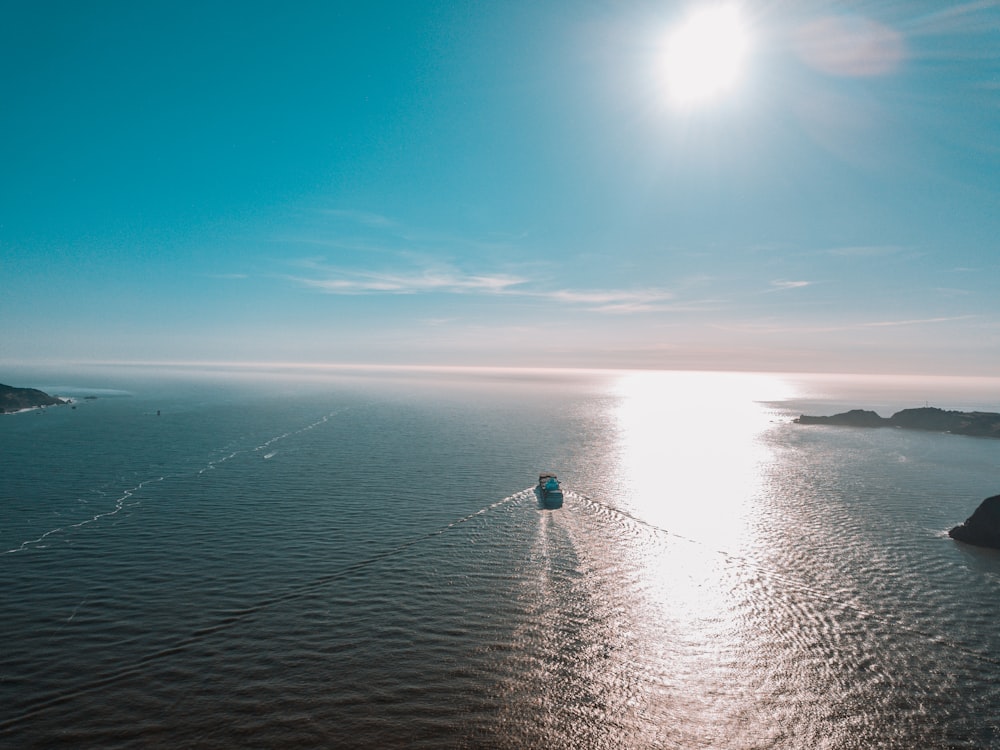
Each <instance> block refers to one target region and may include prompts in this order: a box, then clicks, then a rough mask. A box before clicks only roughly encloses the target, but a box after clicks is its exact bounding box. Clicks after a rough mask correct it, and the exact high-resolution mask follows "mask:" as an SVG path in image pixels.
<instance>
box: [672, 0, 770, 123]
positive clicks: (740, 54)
mask: <svg viewBox="0 0 1000 750" xmlns="http://www.w3.org/2000/svg"><path fill="white" fill-rule="evenodd" d="M749 49H750V34H749V31H748V28H747V26H746V24H745V23H744V21H743V18H742V16H741V14H740V11H739V8H737V7H736V6H735V5H714V6H708V7H700V8H697V9H695V10H693V11H692V12H691V13H690V14H689V15H688V16H687V17H686V18H684V20H682V21H681V22H680V24H679V25H678V26H677V27H676V28H674V29H673V31H672V32H671V33H670V34H669V36H668V37H667V40H666V45H665V48H664V53H663V59H662V65H663V74H664V77H665V83H666V90H667V96H668V98H669V100H670V102H671V104H673V105H674V106H676V107H679V108H682V109H690V108H693V107H697V106H700V105H703V104H706V103H708V102H710V101H713V100H715V99H718V98H719V96H720V95H722V94H725V93H726V92H729V91H731V90H732V89H733V88H734V87H735V86H736V84H737V83H738V82H739V79H740V77H741V76H742V74H743V70H744V67H745V62H746V58H747V53H748V52H749Z"/></svg>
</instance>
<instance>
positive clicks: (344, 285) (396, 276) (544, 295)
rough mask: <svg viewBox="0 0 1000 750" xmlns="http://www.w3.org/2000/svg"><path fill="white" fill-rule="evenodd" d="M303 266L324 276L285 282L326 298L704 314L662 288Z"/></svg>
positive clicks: (309, 261) (618, 312) (313, 263)
mask: <svg viewBox="0 0 1000 750" xmlns="http://www.w3.org/2000/svg"><path fill="white" fill-rule="evenodd" d="M301 265H303V266H304V267H306V268H310V269H314V270H317V271H320V272H322V274H323V275H322V276H318V277H309V276H303V275H288V276H284V277H283V278H285V279H286V280H287V281H291V282H293V283H295V284H298V285H300V286H303V287H306V288H308V289H315V290H319V291H321V292H324V293H326V294H339V295H365V294H396V295H405V294H435V293H436V294H456V295H467V294H487V295H495V296H507V297H520V298H524V299H535V300H546V301H551V302H556V303H559V304H565V305H571V306H579V307H583V308H584V309H586V310H590V311H592V312H600V313H607V314H614V315H628V314H635V313H648V312H679V311H691V310H694V309H704V308H703V306H696V307H691V306H690V305H685V306H680V305H675V304H672V303H671V304H667V303H668V302H670V301H671V300H673V299H674V295H673V293H672V292H669V291H667V290H664V289H658V288H653V289H586V290H580V289H555V290H544V289H541V290H540V289H536V288H531V287H530V286H529V283H530V280H529V279H527V278H525V277H523V276H516V275H512V274H463V273H461V272H459V271H456V270H454V269H437V270H426V271H422V272H416V273H408V274H407V273H385V272H362V271H348V270H344V269H333V268H329V267H323V266H322V264H321V263H320V262H318V261H316V260H315V259H307V260H304V261H302V262H301Z"/></svg>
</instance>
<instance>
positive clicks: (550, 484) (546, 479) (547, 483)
mask: <svg viewBox="0 0 1000 750" xmlns="http://www.w3.org/2000/svg"><path fill="white" fill-rule="evenodd" d="M538 499H539V500H540V501H541V503H542V507H543V508H561V507H562V504H563V491H562V487H560V486H559V479H558V478H557V477H556V475H555V474H552V473H549V472H546V473H544V474H539V475H538Z"/></svg>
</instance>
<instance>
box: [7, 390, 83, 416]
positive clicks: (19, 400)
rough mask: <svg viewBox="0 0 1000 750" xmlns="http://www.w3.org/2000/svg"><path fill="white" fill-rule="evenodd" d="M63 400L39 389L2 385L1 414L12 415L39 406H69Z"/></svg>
mask: <svg viewBox="0 0 1000 750" xmlns="http://www.w3.org/2000/svg"><path fill="white" fill-rule="evenodd" d="M67 403H69V402H68V401H64V400H63V399H61V398H56V397H55V396H50V395H49V394H47V393H45V392H44V391H40V390H38V389H37V388H15V387H14V386H11V385H4V384H2V383H0V414H10V413H12V412H15V411H23V410H24V409H34V408H36V407H39V406H56V405H58V404H67Z"/></svg>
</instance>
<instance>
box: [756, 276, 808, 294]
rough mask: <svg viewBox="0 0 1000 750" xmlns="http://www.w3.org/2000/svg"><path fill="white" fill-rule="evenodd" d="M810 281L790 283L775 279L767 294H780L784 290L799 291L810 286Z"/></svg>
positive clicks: (785, 280)
mask: <svg viewBox="0 0 1000 750" xmlns="http://www.w3.org/2000/svg"><path fill="white" fill-rule="evenodd" d="M812 284H813V282H811V281H791V280H788V279H775V280H774V281H772V282H771V288H770V289H768V290H767V291H769V292H780V291H783V290H785V289H801V288H802V287H806V286H812Z"/></svg>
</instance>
